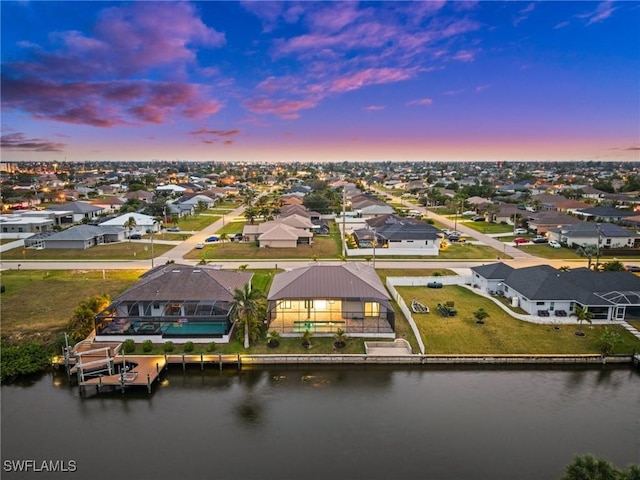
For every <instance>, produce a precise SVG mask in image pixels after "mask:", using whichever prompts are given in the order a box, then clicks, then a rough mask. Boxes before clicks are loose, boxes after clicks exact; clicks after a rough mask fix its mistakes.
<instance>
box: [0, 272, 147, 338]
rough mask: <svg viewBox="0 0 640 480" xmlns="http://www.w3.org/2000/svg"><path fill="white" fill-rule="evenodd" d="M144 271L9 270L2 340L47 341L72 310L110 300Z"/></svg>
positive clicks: (4, 281)
mask: <svg viewBox="0 0 640 480" xmlns="http://www.w3.org/2000/svg"><path fill="white" fill-rule="evenodd" d="M142 273H144V271H143V270H106V271H105V273H104V276H105V277H104V279H103V278H102V275H103V274H102V271H101V270H69V271H66V270H64V271H63V270H51V271H42V270H22V271H17V270H8V271H4V272H2V284H3V285H4V286H5V288H6V291H5V292H4V293H3V294H2V303H1V305H0V314H1V315H0V327H1V330H2V337H3V338H13V339H17V338H20V337H24V336H26V337H29V338H41V339H43V340H47V339H49V338H51V337H52V336H53V335H54V334H55V333H57V332H58V331H60V330H61V329H62V328H63V327H64V326H65V325H66V323H67V322H68V321H69V319H70V318H71V316H72V315H73V311H74V309H75V308H76V307H77V306H78V305H79V304H80V302H83V301H84V300H87V299H88V298H90V297H93V296H95V295H102V294H105V293H106V294H109V295H110V296H111V297H112V298H113V297H115V296H116V295H118V294H120V293H121V292H122V291H124V290H125V289H126V288H128V287H129V286H131V285H132V284H133V283H135V282H136V281H137V280H138V278H139V277H140V275H141V274H142Z"/></svg>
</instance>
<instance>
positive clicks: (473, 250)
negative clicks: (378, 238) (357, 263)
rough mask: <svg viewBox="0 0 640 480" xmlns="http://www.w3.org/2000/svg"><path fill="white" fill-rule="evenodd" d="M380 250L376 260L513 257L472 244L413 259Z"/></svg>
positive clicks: (357, 257) (356, 256)
mask: <svg viewBox="0 0 640 480" xmlns="http://www.w3.org/2000/svg"><path fill="white" fill-rule="evenodd" d="M379 250H380V249H376V260H379V261H381V262H382V261H384V260H403V259H404V260H407V259H419V260H434V261H438V260H488V259H495V258H496V257H500V258H511V256H509V255H507V254H505V253H503V252H499V251H498V250H496V249H495V248H493V247H489V246H488V245H472V244H470V243H452V244H449V245H448V246H447V247H446V248H443V249H440V252H439V254H438V255H437V256H434V255H413V256H411V257H407V256H403V255H380V254H379ZM368 257H373V256H372V255H350V256H349V258H354V259H360V260H362V259H363V258H368Z"/></svg>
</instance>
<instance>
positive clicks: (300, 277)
mask: <svg viewBox="0 0 640 480" xmlns="http://www.w3.org/2000/svg"><path fill="white" fill-rule="evenodd" d="M286 298H358V299H372V300H378V301H381V302H382V301H385V302H386V301H388V300H389V299H390V297H389V294H388V293H387V291H386V289H385V287H384V285H383V284H382V282H381V281H380V278H379V277H378V275H377V274H376V272H375V270H374V269H373V268H372V267H370V266H368V265H364V264H362V263H346V264H344V265H310V266H308V267H303V268H296V269H294V270H291V271H289V272H283V273H279V274H277V275H276V276H275V277H274V279H273V283H272V284H271V289H270V290H269V295H268V299H269V300H280V299H286Z"/></svg>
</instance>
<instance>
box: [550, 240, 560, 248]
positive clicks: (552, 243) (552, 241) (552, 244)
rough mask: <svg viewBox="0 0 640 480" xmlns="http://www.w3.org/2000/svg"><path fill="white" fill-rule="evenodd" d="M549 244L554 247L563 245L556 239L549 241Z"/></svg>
mask: <svg viewBox="0 0 640 480" xmlns="http://www.w3.org/2000/svg"><path fill="white" fill-rule="evenodd" d="M549 246H550V247H553V248H562V245H560V244H559V243H558V242H556V241H555V240H551V241H550V242H549Z"/></svg>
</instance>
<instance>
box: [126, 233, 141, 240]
mask: <svg viewBox="0 0 640 480" xmlns="http://www.w3.org/2000/svg"><path fill="white" fill-rule="evenodd" d="M129 238H130V239H131V240H142V235H140V234H139V233H132V234H131V235H129Z"/></svg>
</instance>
